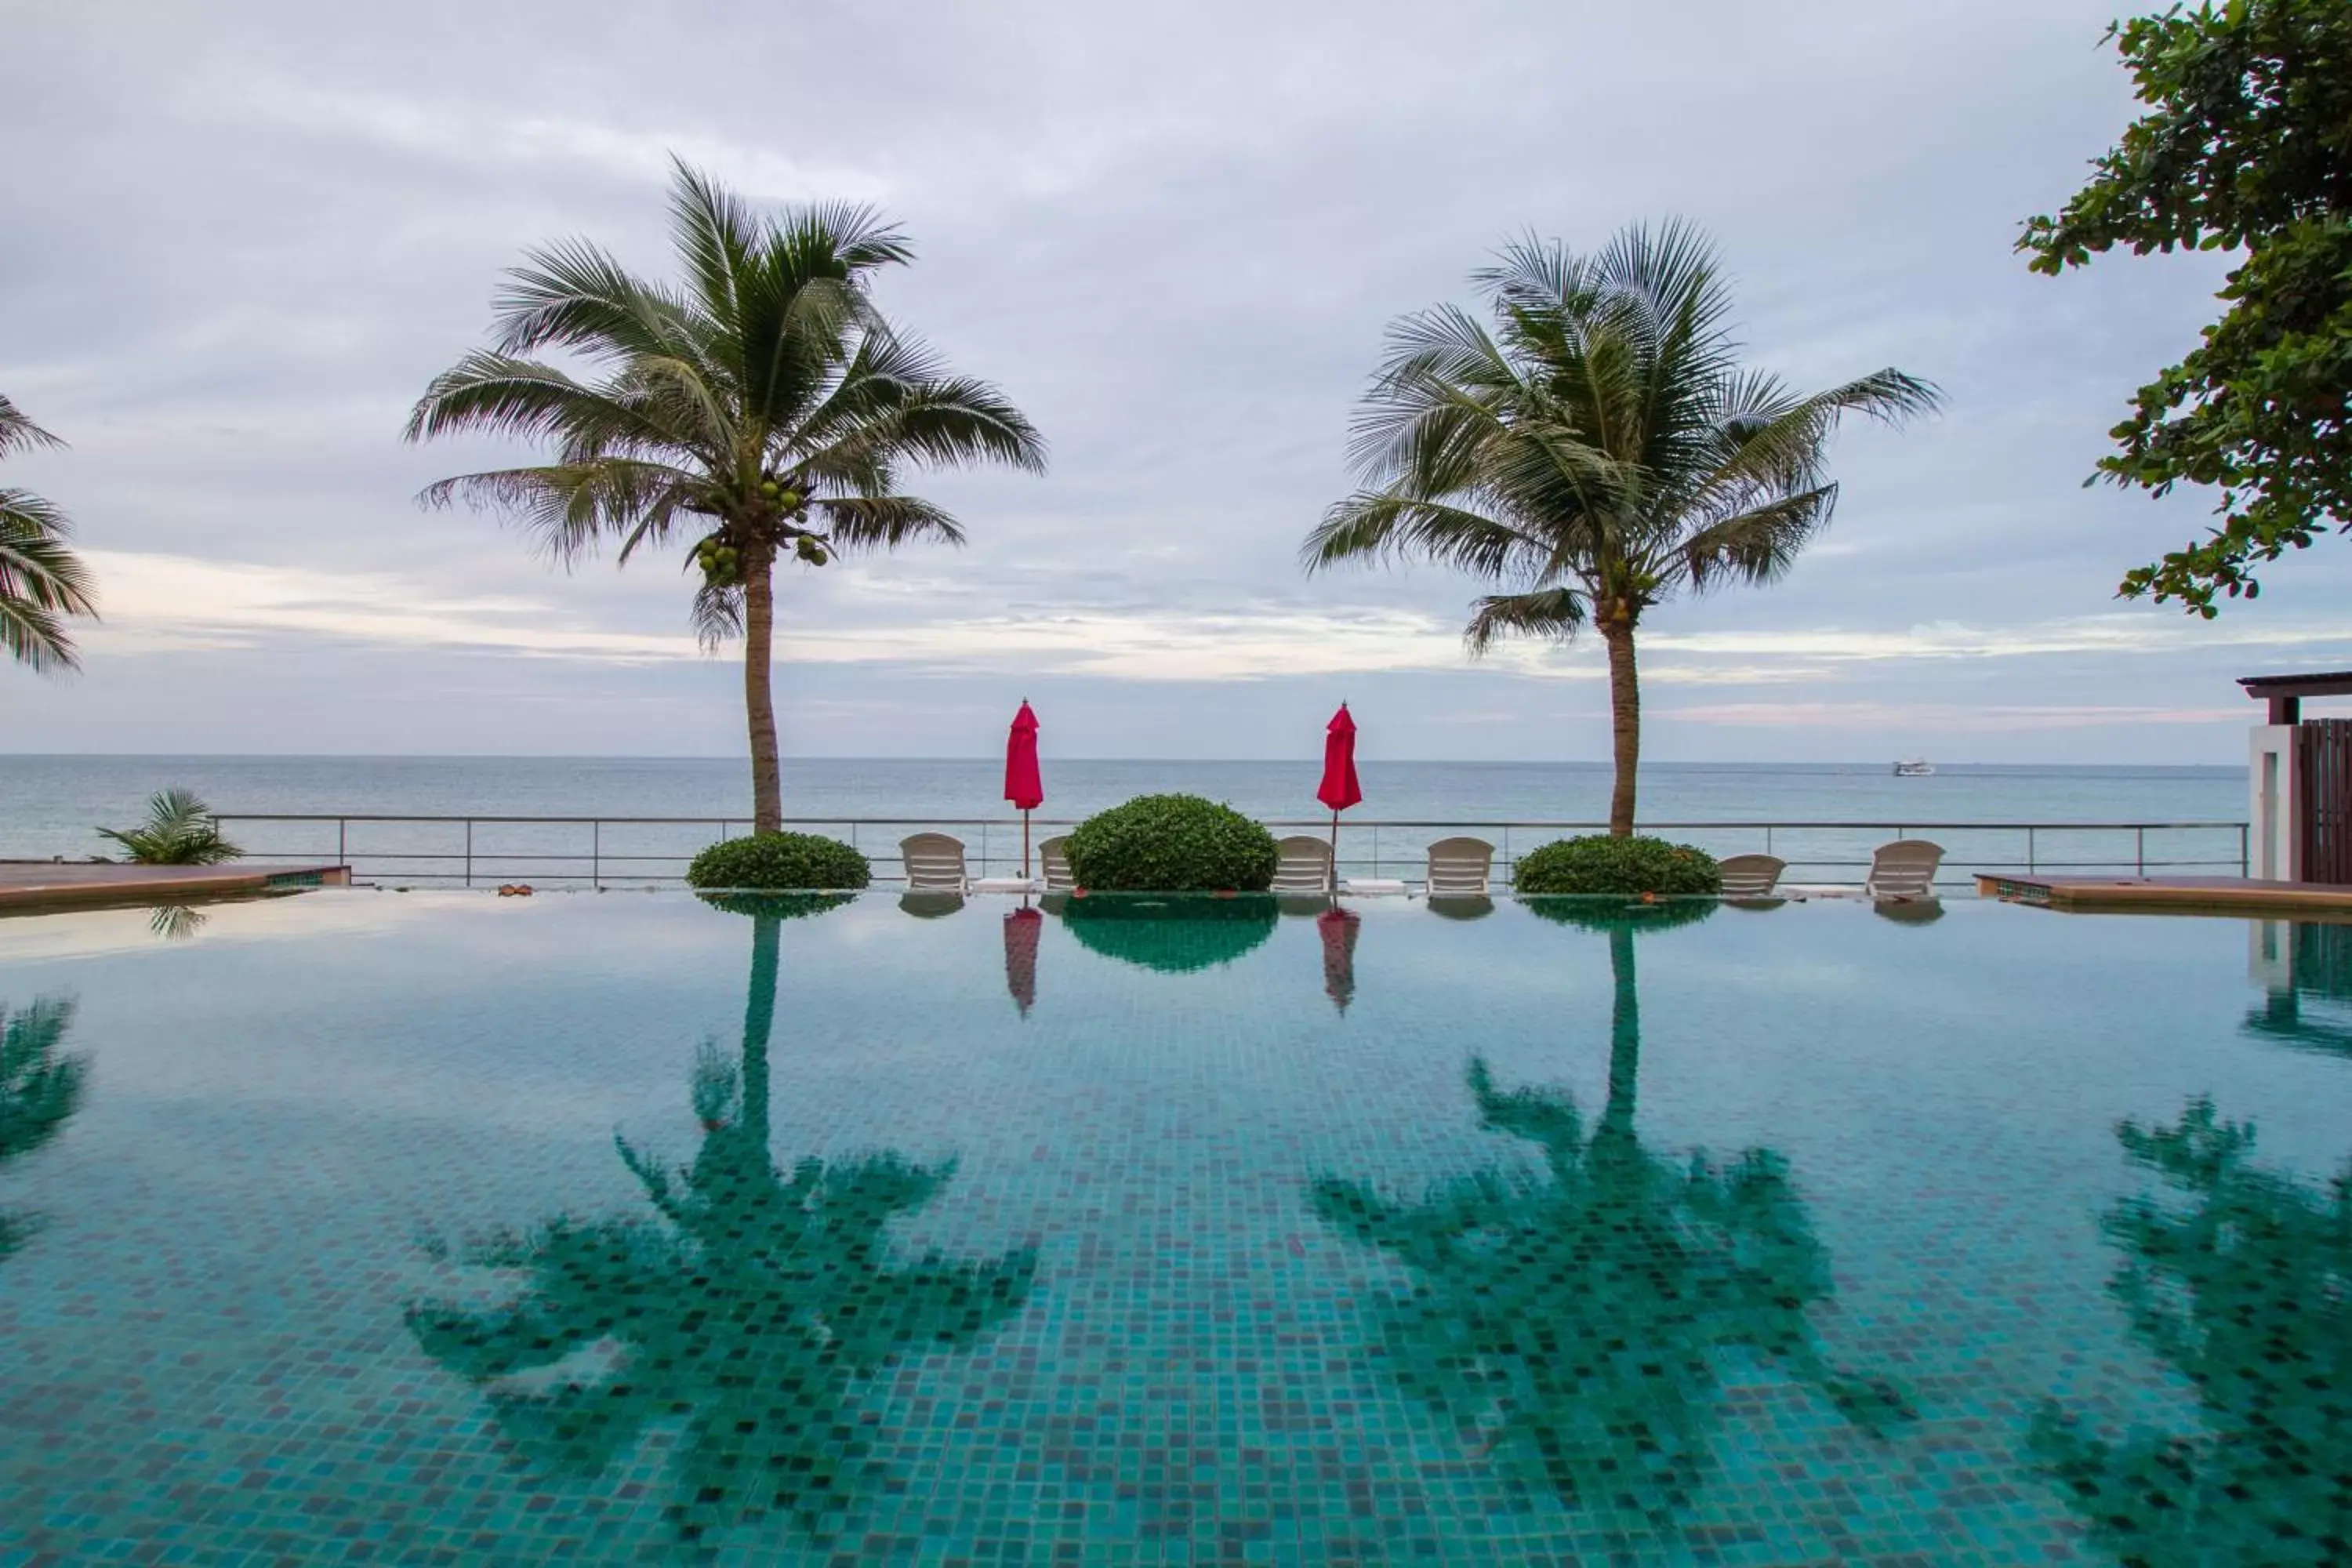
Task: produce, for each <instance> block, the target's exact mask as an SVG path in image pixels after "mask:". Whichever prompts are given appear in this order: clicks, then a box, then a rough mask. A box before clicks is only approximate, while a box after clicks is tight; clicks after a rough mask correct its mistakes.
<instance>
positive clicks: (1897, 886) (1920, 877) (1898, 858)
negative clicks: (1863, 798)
mask: <svg viewBox="0 0 2352 1568" xmlns="http://www.w3.org/2000/svg"><path fill="white" fill-rule="evenodd" d="M1943 863H1944V847H1943V846H1942V845H1940V844H1931V843H1929V842H1928V841H1927V839H1925V838H1898V839H1896V840H1895V842H1894V843H1892V844H1882V845H1880V846H1879V847H1877V849H1876V850H1874V851H1873V852H1872V854H1871V857H1870V875H1869V877H1868V878H1866V879H1864V882H1863V884H1862V892H1863V896H1864V898H1867V899H1871V900H1880V899H1928V898H1933V897H1935V893H1936V868H1937V867H1938V866H1940V865H1942V864H1943Z"/></svg>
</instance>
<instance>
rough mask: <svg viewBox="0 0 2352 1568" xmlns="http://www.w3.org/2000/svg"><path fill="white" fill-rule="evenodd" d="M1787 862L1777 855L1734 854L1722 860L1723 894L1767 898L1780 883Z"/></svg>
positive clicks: (1735, 896)
mask: <svg viewBox="0 0 2352 1568" xmlns="http://www.w3.org/2000/svg"><path fill="white" fill-rule="evenodd" d="M1788 868H1789V863H1788V862H1787V861H1786V860H1783V859H1781V858H1780V857H1779V856H1778V855H1734V856H1732V857H1730V858H1727V859H1726V860H1724V861H1723V862H1722V863H1721V865H1720V867H1719V869H1720V870H1721V871H1722V873H1723V896H1724V897H1725V898H1727V899H1769V898H1770V897H1771V896H1772V889H1775V888H1777V887H1779V886H1780V873H1781V872H1783V871H1785V870H1787V869H1788Z"/></svg>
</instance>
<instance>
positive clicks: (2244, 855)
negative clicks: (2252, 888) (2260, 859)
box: [2238, 822, 2254, 877]
mask: <svg viewBox="0 0 2352 1568" xmlns="http://www.w3.org/2000/svg"><path fill="white" fill-rule="evenodd" d="M2253 874H2254V832H2253V824H2252V823H2249V822H2242V823H2240V824H2238V875H2239V876H2241V877H2251V876H2252V875H2253Z"/></svg>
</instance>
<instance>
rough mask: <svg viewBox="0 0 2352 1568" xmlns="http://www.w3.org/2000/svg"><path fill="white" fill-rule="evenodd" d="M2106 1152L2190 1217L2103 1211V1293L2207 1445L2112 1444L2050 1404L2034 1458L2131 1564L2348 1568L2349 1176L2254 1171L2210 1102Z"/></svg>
mask: <svg viewBox="0 0 2352 1568" xmlns="http://www.w3.org/2000/svg"><path fill="white" fill-rule="evenodd" d="M2116 1139H2117V1141H2118V1142H2120V1143H2121V1144H2122V1145H2123V1150H2124V1153H2125V1156H2126V1158H2127V1159H2128V1160H2129V1161H2130V1162H2131V1163H2133V1164H2135V1165H2137V1166H2139V1167H2141V1168H2142V1169H2144V1170H2147V1171H2149V1172H2152V1173H2154V1174H2156V1175H2157V1176H2158V1177H2159V1178H2161V1179H2162V1180H2163V1182H2164V1183H2165V1184H2167V1185H2168V1186H2169V1187H2171V1188H2172V1189H2173V1191H2174V1192H2175V1193H2176V1194H2178V1195H2179V1199H2181V1200H2185V1201H2178V1202H2174V1203H2169V1204H2168V1203H2163V1202H2160V1201H2158V1200H2157V1199H2155V1198H2153V1197H2148V1196H2139V1197H2135V1198H2131V1199H2127V1200H2126V1201H2125V1202H2123V1203H2120V1204H2117V1205H2115V1206H2114V1207H2113V1208H2111V1209H2110V1210H2108V1212H2107V1213H2106V1215H2105V1216H2104V1218H2103V1219H2102V1221H2101V1225H2100V1228H2101V1229H2102V1230H2103V1231H2104V1232H2105V1235H2106V1238H2107V1240H2108V1241H2109V1242H2110V1243H2111V1244H2112V1245H2113V1246H2115V1247H2116V1248H2117V1249H2118V1250H2119V1251H2121V1252H2122V1254H2123V1255H2124V1261H2123V1263H2122V1264H2121V1265H2120V1266H2119V1267H2118V1268H2117V1269H2116V1275H2115V1278H2114V1279H2113V1281H2112V1282H2111V1283H2110V1285H2109V1287H2108V1289H2109V1292H2110V1294H2112V1295H2113V1296H2114V1298H2115V1300H2116V1302H2117V1304H2119V1305H2120V1306H2121V1307H2122V1308H2123V1309H2124V1310H2125V1312H2126V1314H2127V1315H2128V1317H2129V1319H2130V1321H2131V1326H2132V1331H2133V1332H2134V1333H2135V1334H2137V1336H2138V1337H2139V1339H2140V1341H2141V1342H2143V1343H2145V1344H2146V1345H2147V1347H2148V1348H2149V1349H2150V1350H2152V1351H2154V1352H2156V1353H2157V1354H2158V1355H2160V1356H2162V1357H2163V1358H2164V1359H2165V1361H2167V1362H2168V1363H2170V1364H2171V1366H2172V1368H2173V1370H2174V1371H2175V1372H2176V1373H2179V1376H2180V1377H2182V1378H2184V1379H2186V1380H2187V1382H2188V1384H2189V1386H2190V1387H2192V1388H2193V1389H2195V1391H2196V1394H2197V1400H2198V1404H2199V1406H2200V1411H2201V1414H2202V1415H2203V1417H2204V1427H2205V1430H2204V1431H2203V1432H2202V1433H2200V1434H2199V1435H2197V1436H2175V1435H2173V1434H2170V1433H2161V1432H2158V1433H2150V1432H2146V1431H2141V1432H2135V1433H2132V1434H2130V1435H2129V1436H2126V1437H2125V1438H2124V1440H2123V1441H2120V1442H2110V1441H2106V1440H2105V1439H2103V1438H2101V1437H2100V1436H2095V1434H2094V1431H2093V1430H2091V1429H2087V1428H2086V1427H2085V1426H2084V1424H2083V1423H2081V1422H2080V1421H2079V1420H2078V1419H2077V1418H2076V1417H2075V1416H2074V1415H2073V1414H2071V1413H2070V1412H2069V1411H2067V1409H2066V1408H2065V1407H2064V1406H2063V1405H2060V1404H2059V1403H2058V1402H2057V1401H2055V1400H2052V1401H2050V1402H2048V1403H2047V1404H2045V1405H2043V1407H2042V1412H2041V1415H2040V1416H2039V1417H2038V1418H2037V1420H2036V1421H2035V1423H2034V1426H2033V1441H2032V1447H2033V1451H2034V1453H2035V1455H2036V1457H2037V1458H2040V1459H2041V1461H2042V1464H2043V1465H2044V1466H2045V1467H2046V1468H2048V1469H2049V1470H2050V1472H2051V1473H2052V1474H2053V1475H2054V1476H2055V1477H2056V1478H2057V1479H2058V1480H2059V1482H2060V1483H2061V1484H2062V1485H2063V1486H2064V1487H2065V1489H2067V1491H2068V1492H2069V1493H2070V1494H2071V1495H2072V1498H2073V1500H2074V1506H2075V1508H2076V1510H2077V1511H2078V1512H2080V1513H2081V1515H2082V1516H2083V1518H2084V1521H2085V1523H2087V1524H2088V1526H2089V1527H2090V1532H2091V1539H2092V1540H2093V1542H2095V1543H2096V1544H2098V1545H2099V1546H2101V1547H2102V1548H2104V1549H2105V1550H2106V1551H2107V1552H2112V1553H2113V1554H2114V1555H2115V1557H2116V1559H2117V1560H2118V1561H2121V1562H2124V1563H2143V1564H2147V1565H2148V1568H2173V1565H2179V1568H2189V1565H2190V1564H2195V1565H2196V1568H2225V1565H2227V1568H2257V1565H2259V1568H2303V1565H2308V1568H2319V1565H2320V1564H2323V1563H2327V1564H2333V1563H2347V1562H2352V1167H2347V1169H2346V1170H2344V1171H2343V1172H2342V1173H2339V1174H2338V1175H2337V1176H2336V1178H2335V1179H2334V1180H2333V1181H2331V1182H2328V1183H2326V1184H2318V1183H2312V1182H2304V1181H2298V1180H2296V1179H2295V1178H2294V1177H2292V1176H2288V1175H2284V1174H2280V1173H2274V1172H2271V1171H2266V1170H2263V1168H2261V1167H2260V1166H2258V1165H2256V1164H2254V1163H2252V1160H2251V1159H2250V1157H2249V1156H2250V1155H2251V1153H2252V1149H2253V1143H2254V1130H2253V1128H2252V1127H2251V1126H2249V1125H2246V1124H2244V1123H2242V1122H2229V1121H2221V1119H2220V1118H2219V1117H2218V1116H2217V1115H2216V1113H2215V1111H2214V1109H2213V1102H2212V1101H2210V1100H2191V1101H2189V1105H2188V1106H2187V1108H2186V1109H2185V1110H2183V1111H2182V1112H2181V1115H2180V1118H2179V1121H2176V1122H2174V1123H2173V1124H2172V1125H2171V1126H2169V1127H2143V1126H2141V1125H2140V1124H2138V1123H2137V1122H2135V1121H2125V1122H2123V1123H2122V1124H2121V1125H2119V1126H2118V1127H2117V1128H2116Z"/></svg>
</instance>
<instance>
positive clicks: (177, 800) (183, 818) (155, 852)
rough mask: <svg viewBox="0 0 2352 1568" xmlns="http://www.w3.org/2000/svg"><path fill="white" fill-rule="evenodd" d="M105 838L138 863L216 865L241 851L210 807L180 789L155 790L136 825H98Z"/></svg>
mask: <svg viewBox="0 0 2352 1568" xmlns="http://www.w3.org/2000/svg"><path fill="white" fill-rule="evenodd" d="M98 831H99V832H100V834H101V835H102V836H104V837H108V838H111V839H113V840H114V841H115V842H116V843H117V844H120V845H121V846H122V847H123V848H124V849H126V850H128V851H130V854H131V859H133V860H135V861H137V862H138V863H139V864H141V865H142V866H217V865H219V864H220V863H221V862H222V861H224V860H234V859H236V858H237V857H238V856H240V855H242V854H244V853H245V851H244V850H242V849H239V848H238V847H236V845H234V844H231V843H230V842H229V841H228V840H227V839H226V838H224V837H221V830H220V824H219V823H217V822H215V821H214V820H213V808H212V807H211V806H209V805H205V803H204V802H203V801H201V800H199V799H197V798H196V795H195V792H194V791H193V790H184V789H167V790H161V791H158V792H157V793H156V794H155V795H152V796H150V797H149V798H148V801H147V820H146V821H145V822H143V823H141V824H140V825H139V826H136V827H101V828H100V829H99V830H98Z"/></svg>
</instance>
